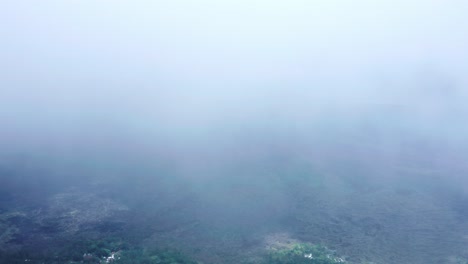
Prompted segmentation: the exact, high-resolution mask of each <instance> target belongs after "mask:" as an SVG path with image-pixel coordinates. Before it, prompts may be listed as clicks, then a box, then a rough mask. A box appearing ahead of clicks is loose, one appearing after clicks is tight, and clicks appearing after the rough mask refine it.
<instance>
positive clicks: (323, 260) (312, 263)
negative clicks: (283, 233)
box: [267, 243, 345, 264]
mask: <svg viewBox="0 0 468 264" xmlns="http://www.w3.org/2000/svg"><path fill="white" fill-rule="evenodd" d="M267 263H268V264H335V263H345V262H344V260H343V259H341V258H339V257H337V256H336V255H335V254H334V252H333V251H331V250H329V249H328V248H326V247H324V246H321V245H312V244H307V243H300V244H295V245H294V246H292V247H291V248H287V249H280V250H273V251H272V252H270V254H269V256H268V261H267Z"/></svg>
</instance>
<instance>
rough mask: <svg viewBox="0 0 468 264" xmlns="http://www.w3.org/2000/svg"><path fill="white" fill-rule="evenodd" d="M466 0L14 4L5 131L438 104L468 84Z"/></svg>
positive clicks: (8, 13)
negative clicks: (330, 109) (380, 106)
mask: <svg viewBox="0 0 468 264" xmlns="http://www.w3.org/2000/svg"><path fill="white" fill-rule="evenodd" d="M466 10H468V3H467V2H466V1H463V0H445V1H430V0H425V1H420V0H413V1H411V0H410V1H403V0H396V1H395V0H392V1H372V0H367V1H364V0H357V1H356V0H353V1H345V0H342V1H338V0H326V1H325V0H322V1H311V0H308V1H306V0H304V1H299V0H291V1H266V0H249V1H247V0H236V1H215V0H201V1H188V0H183V1H177V0H171V1H149V0H147V1H108V0H101V1H94V0H93V1H91V0H80V1H78V0H75V1H72V0H70V1H49V0H45V1H22V0H18V1H3V2H2V3H1V4H0V39H1V41H0V121H1V122H2V127H3V126H6V127H8V128H7V129H5V128H2V133H4V134H5V133H7V134H8V133H10V134H9V135H10V136H11V137H17V136H18V134H21V133H19V132H20V131H22V132H23V133H25V134H32V133H31V128H33V129H34V131H35V132H36V133H38V134H40V132H39V131H42V132H43V133H45V134H47V133H50V132H51V131H50V130H54V129H55V128H59V127H60V128H61V129H64V128H67V127H68V128H69V129H70V130H72V131H74V130H76V129H77V127H80V126H83V122H84V123H86V124H87V125H85V126H88V127H92V126H95V125H99V124H102V123H109V124H113V123H115V122H116V123H120V124H123V126H126V125H128V129H129V130H131V129H132V128H131V127H133V126H136V125H135V124H138V126H140V127H141V129H142V130H145V129H149V128H150V127H152V126H153V125H154V124H165V125H167V124H185V125H187V127H190V126H192V125H193V124H203V125H206V124H216V123H219V122H225V121H226V120H246V119H252V118H253V119H255V118H257V119H266V120H268V119H275V118H284V119H291V120H295V119H296V120H301V119H303V118H305V117H310V116H314V115H322V114H324V113H327V111H324V110H323V109H329V108H332V109H342V110H343V109H344V111H345V112H349V111H353V110H355V109H360V108H362V107H364V108H368V107H374V106H376V105H377V106H379V105H405V106H410V107H411V108H414V109H415V110H417V111H420V112H421V113H429V115H430V116H432V115H433V114H434V115H437V113H438V112H439V111H445V110H446V108H447V107H448V108H450V107H453V106H454V105H460V104H461V102H463V99H464V98H465V96H467V95H468V89H466V86H467V84H468V77H467V75H466V72H467V68H468V67H467V66H468V48H467V47H468V17H467V16H466ZM421 109H422V110H421ZM441 109H442V110H441ZM458 110H460V109H458ZM458 110H457V109H455V110H453V111H458ZM448 111H449V112H450V111H451V110H450V109H449V110H448ZM182 127H185V126H182ZM122 133H124V132H122ZM12 135H15V136H12ZM7 138H8V137H7Z"/></svg>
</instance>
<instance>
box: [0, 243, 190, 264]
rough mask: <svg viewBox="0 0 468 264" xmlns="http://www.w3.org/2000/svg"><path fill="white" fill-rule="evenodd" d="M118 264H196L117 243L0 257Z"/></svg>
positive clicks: (13, 260) (164, 252)
mask: <svg viewBox="0 0 468 264" xmlns="http://www.w3.org/2000/svg"><path fill="white" fill-rule="evenodd" d="M25 262H29V263H47V264H59V263H60V264H63V263H68V264H74V263H89V264H91V263H92V264H97V263H118V264H196V263H197V262H196V261H193V260H191V259H190V258H189V257H187V256H185V255H184V254H182V253H180V252H178V251H174V250H168V249H164V250H163V249H155V250H146V249H143V248H141V247H130V246H129V245H128V244H126V243H124V242H122V241H121V240H117V239H111V238H108V239H98V240H81V241H72V242H69V243H65V244H64V245H63V247H62V249H61V250H59V251H53V250H52V251H50V252H41V253H40V254H38V252H35V253H34V254H31V253H29V252H26V251H21V252H16V253H10V254H0V263H11V264H15V263H25Z"/></svg>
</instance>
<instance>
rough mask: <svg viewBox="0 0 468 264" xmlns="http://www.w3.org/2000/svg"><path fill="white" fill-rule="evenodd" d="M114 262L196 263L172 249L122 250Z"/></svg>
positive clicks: (140, 263)
mask: <svg viewBox="0 0 468 264" xmlns="http://www.w3.org/2000/svg"><path fill="white" fill-rule="evenodd" d="M116 263H122V264H196V263H197V262H196V261H193V260H190V259H189V258H188V257H187V256H185V255H183V254H182V253H180V252H177V251H172V250H157V251H146V250H142V249H134V250H128V251H124V252H122V254H121V256H120V259H119V260H118V261H116Z"/></svg>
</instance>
